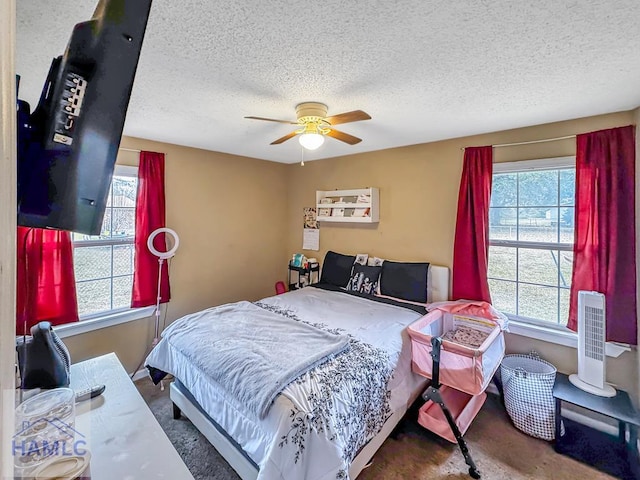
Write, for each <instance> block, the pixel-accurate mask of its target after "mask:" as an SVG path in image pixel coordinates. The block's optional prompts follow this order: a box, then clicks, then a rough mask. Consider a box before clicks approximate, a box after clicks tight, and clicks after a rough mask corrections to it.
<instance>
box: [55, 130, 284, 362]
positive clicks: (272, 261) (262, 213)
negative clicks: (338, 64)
mask: <svg viewBox="0 0 640 480" xmlns="http://www.w3.org/2000/svg"><path fill="white" fill-rule="evenodd" d="M121 147H124V148H130V149H143V150H150V151H156V152H163V153H165V154H166V166H165V188H166V209H167V210H166V212H167V213H166V215H167V226H168V227H170V228H173V229H174V230H176V232H178V234H179V235H180V249H179V251H178V253H177V254H176V256H175V258H174V259H173V260H172V264H171V294H172V298H171V302H170V303H169V309H168V313H167V323H169V321H172V320H175V319H176V318H178V317H180V316H182V315H185V314H187V313H190V312H194V311H197V310H200V309H203V308H205V307H209V306H212V305H218V304H222V303H226V302H232V301H237V300H241V299H248V300H255V299H259V298H262V297H265V296H267V295H271V294H273V293H274V288H273V286H274V283H275V282H276V281H277V280H282V279H283V278H284V276H285V274H286V262H285V263H283V258H286V234H285V230H286V204H287V195H286V190H287V188H286V166H285V165H283V164H278V163H273V162H267V161H262V160H256V159H251V158H246V157H239V156H234V155H227V154H222V153H215V152H209V151H205V150H199V149H194V148H187V147H181V146H177V145H170V144H166V143H158V142H152V141H147V140H141V139H135V138H127V137H125V138H123V140H122V143H121ZM137 158H138V154H137V153H132V152H126V151H121V152H120V155H119V157H118V163H121V164H129V165H131V164H136V163H137ZM283 265H285V266H284V267H283ZM153 330H154V328H153V319H152V318H150V319H146V320H140V321H135V322H130V323H127V324H121V325H117V326H113V327H109V328H104V329H101V330H96V331H93V332H90V333H86V334H82V335H76V336H73V337H67V338H65V340H64V341H65V343H66V344H67V346H68V347H69V350H70V352H71V357H72V359H73V361H74V362H78V361H81V360H84V359H86V358H90V357H93V356H96V355H99V354H102V353H108V352H112V351H115V352H116V353H117V355H118V357H120V360H121V361H122V362H123V364H124V366H125V368H126V369H127V371H133V369H134V368H135V367H136V366H137V365H138V364H139V362H140V361H141V359H142V357H143V355H144V352H145V349H146V347H147V345H148V344H149V342H150V341H151V340H152V338H153Z"/></svg>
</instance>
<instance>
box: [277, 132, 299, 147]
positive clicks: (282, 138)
mask: <svg viewBox="0 0 640 480" xmlns="http://www.w3.org/2000/svg"><path fill="white" fill-rule="evenodd" d="M296 135H297V132H296V131H295V130H294V131H293V132H291V133H287V134H286V135H285V136H284V137H280V138H279V139H277V140H275V141H273V142H271V145H280V144H281V143H283V142H286V141H287V140H289V139H290V138H293V137H295V136H296Z"/></svg>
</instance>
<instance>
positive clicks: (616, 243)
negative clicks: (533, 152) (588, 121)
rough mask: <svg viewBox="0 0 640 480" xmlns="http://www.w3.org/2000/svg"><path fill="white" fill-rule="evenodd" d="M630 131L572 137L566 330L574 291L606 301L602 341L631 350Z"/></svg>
mask: <svg viewBox="0 0 640 480" xmlns="http://www.w3.org/2000/svg"><path fill="white" fill-rule="evenodd" d="M635 161H636V152H635V127H633V126H632V125H630V126H627V127H620V128H613V129H609V130H601V131H598V132H591V133H586V134H583V135H578V137H577V153H576V212H575V225H576V227H575V245H574V250H573V276H572V280H571V297H570V307H569V322H568V327H569V328H571V329H572V330H576V329H577V318H578V291H579V290H592V291H597V292H601V293H604V295H605V297H606V315H607V334H606V337H607V340H610V341H616V342H623V343H629V344H633V345H635V344H636V343H637V336H636V331H637V323H636V249H635V183H634V182H635Z"/></svg>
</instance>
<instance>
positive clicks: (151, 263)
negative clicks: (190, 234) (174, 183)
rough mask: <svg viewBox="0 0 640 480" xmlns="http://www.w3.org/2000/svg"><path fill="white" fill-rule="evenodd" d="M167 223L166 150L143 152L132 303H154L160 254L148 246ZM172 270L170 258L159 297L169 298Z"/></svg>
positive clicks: (160, 242)
mask: <svg viewBox="0 0 640 480" xmlns="http://www.w3.org/2000/svg"><path fill="white" fill-rule="evenodd" d="M164 226H165V209H164V153H155V152H140V166H139V167H138V193H137V197H136V236H135V260H134V272H133V293H132V295H131V306H132V307H134V308H136V307H147V306H149V305H155V303H156V297H157V292H158V257H156V256H155V255H153V254H152V253H151V252H150V251H149V249H148V248H147V239H148V238H149V235H151V233H152V232H153V231H154V230H156V229H157V228H162V227H164ZM153 245H154V247H155V248H156V249H157V250H158V251H161V252H162V251H166V250H167V248H166V240H165V235H164V233H161V234H160V235H157V236H156V237H155V239H154V242H153ZM170 298H171V293H170V289H169V270H168V265H167V262H166V261H165V262H164V263H163V265H162V276H161V281H160V301H161V302H163V303H164V302H168V301H169V299H170Z"/></svg>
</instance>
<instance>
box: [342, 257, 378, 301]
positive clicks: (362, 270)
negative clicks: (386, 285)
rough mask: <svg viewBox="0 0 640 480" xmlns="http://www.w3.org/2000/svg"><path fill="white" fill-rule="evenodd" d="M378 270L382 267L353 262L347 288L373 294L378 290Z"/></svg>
mask: <svg viewBox="0 0 640 480" xmlns="http://www.w3.org/2000/svg"><path fill="white" fill-rule="evenodd" d="M380 270H382V267H370V266H368V265H360V264H358V263H356V264H354V265H353V271H352V272H351V279H350V280H349V283H348V284H347V290H350V291H352V292H360V293H367V294H369V295H374V294H375V293H376V292H377V290H378V280H379V279H380Z"/></svg>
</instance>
